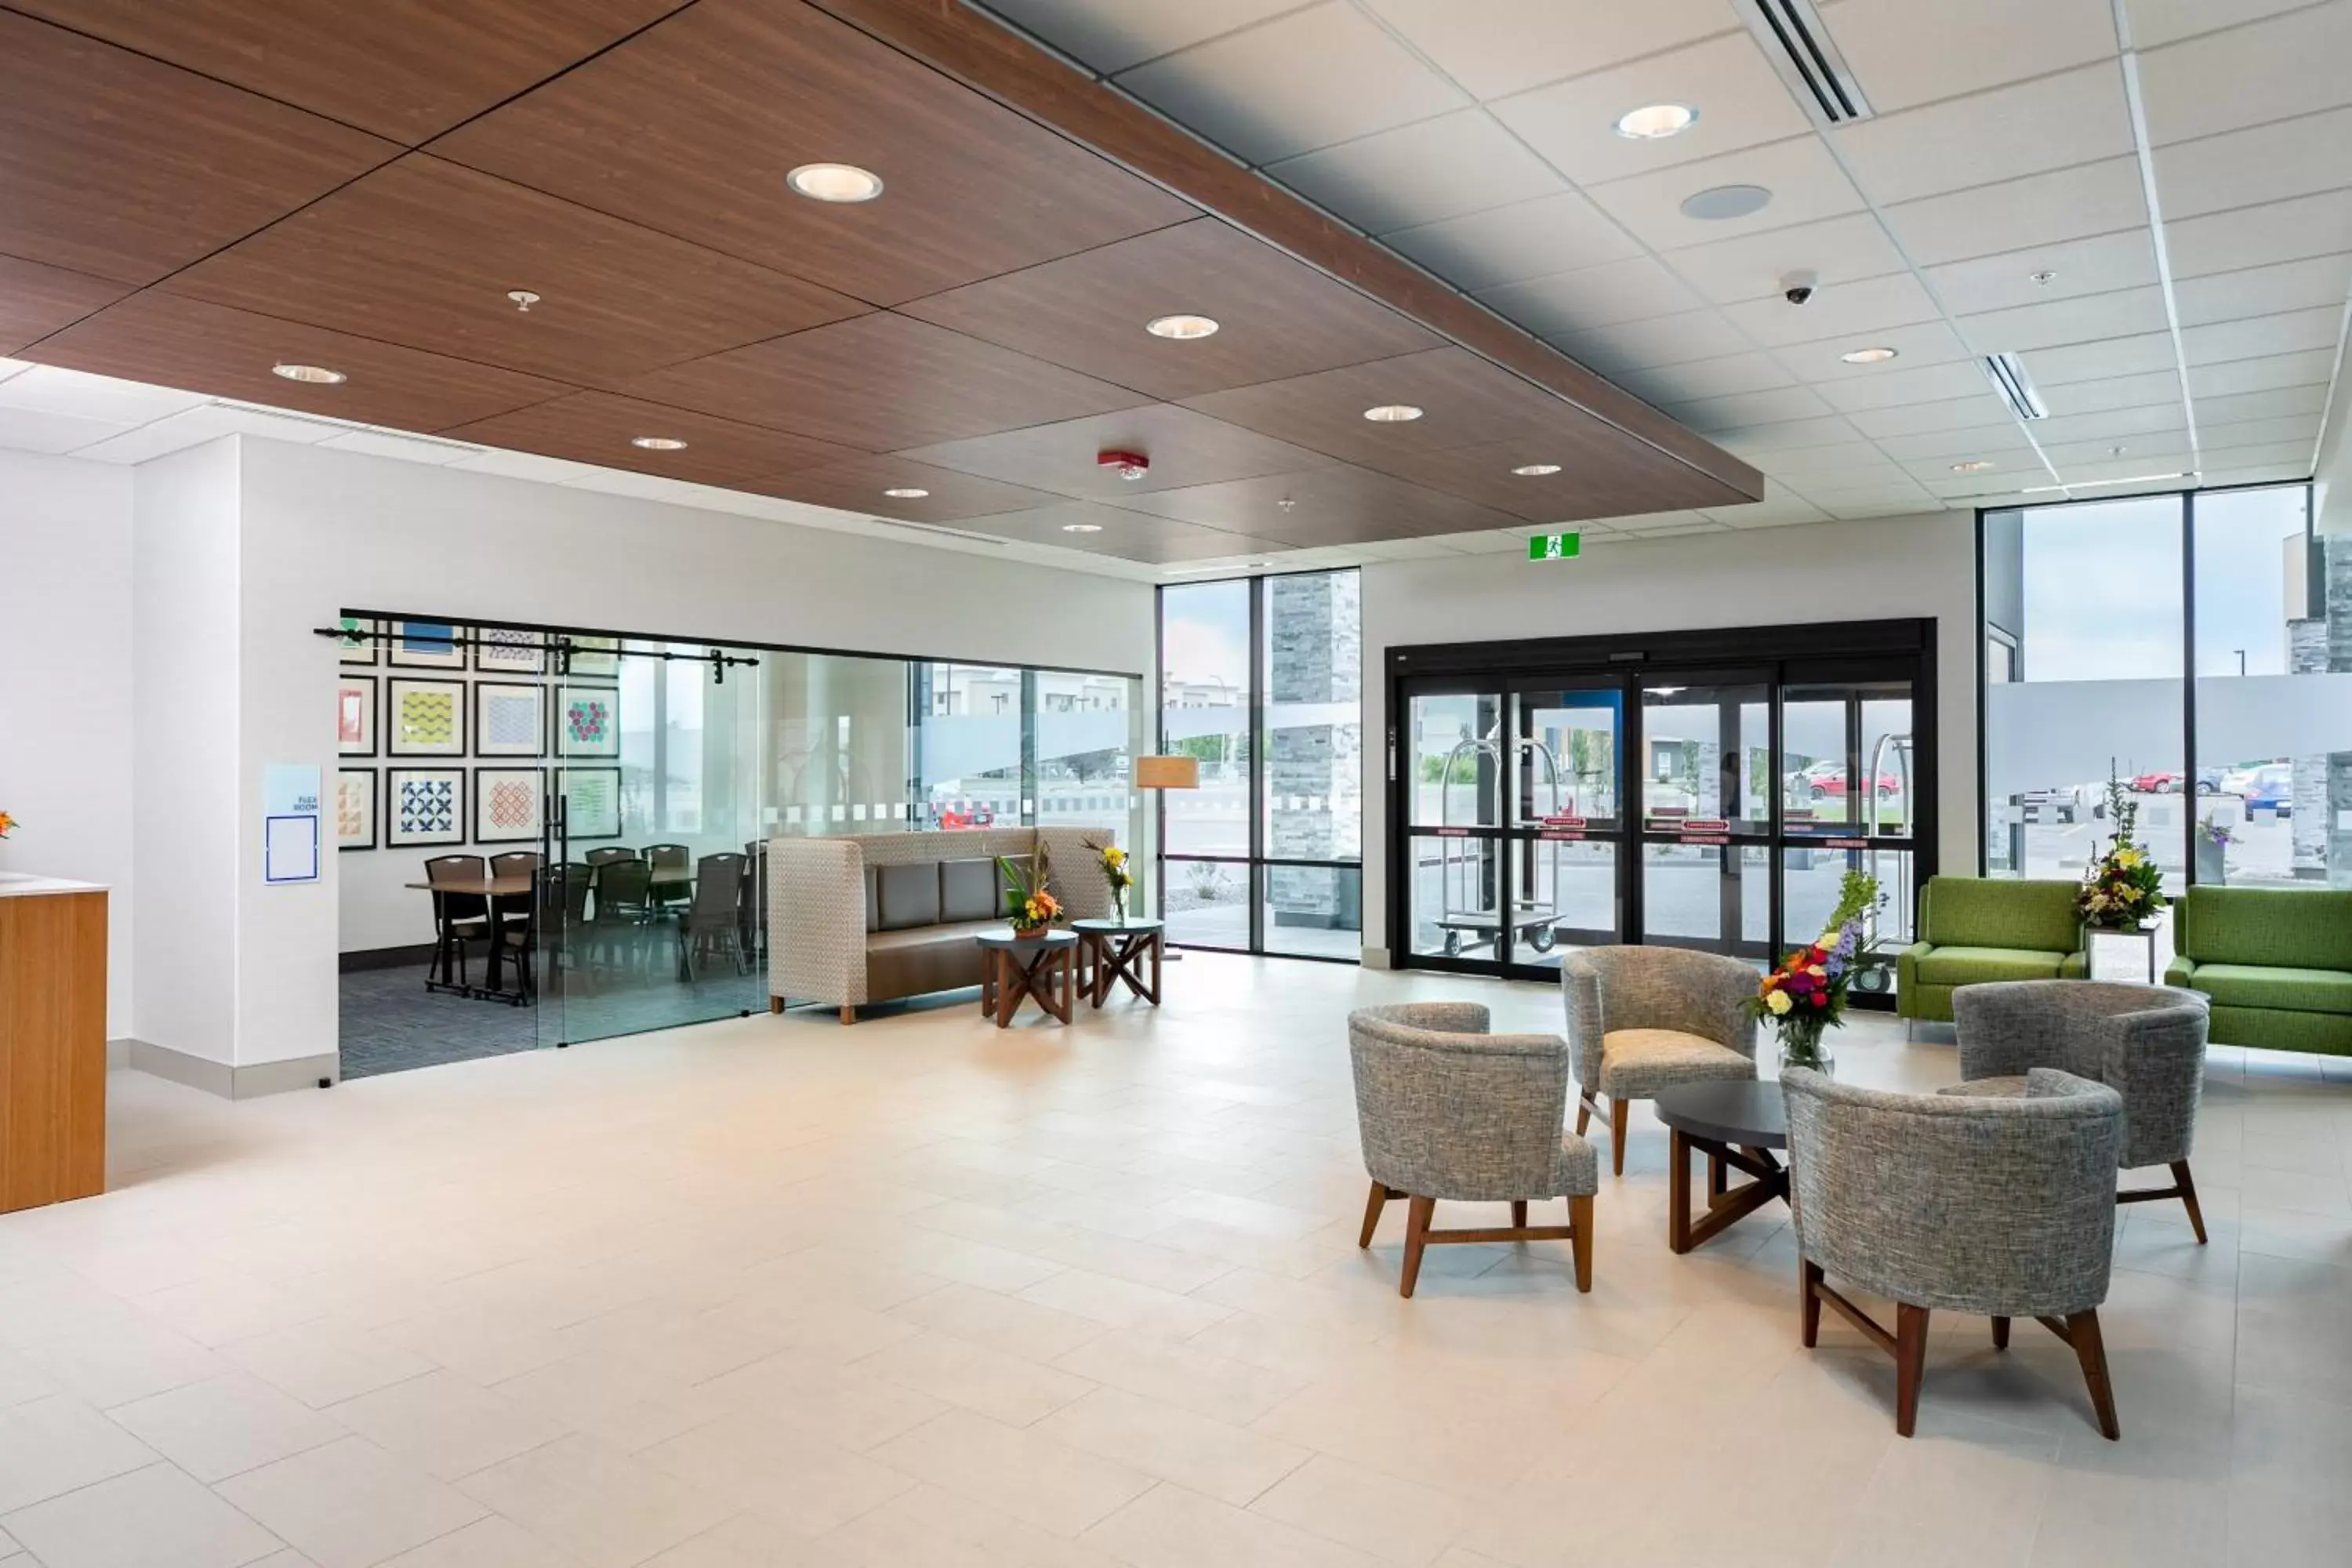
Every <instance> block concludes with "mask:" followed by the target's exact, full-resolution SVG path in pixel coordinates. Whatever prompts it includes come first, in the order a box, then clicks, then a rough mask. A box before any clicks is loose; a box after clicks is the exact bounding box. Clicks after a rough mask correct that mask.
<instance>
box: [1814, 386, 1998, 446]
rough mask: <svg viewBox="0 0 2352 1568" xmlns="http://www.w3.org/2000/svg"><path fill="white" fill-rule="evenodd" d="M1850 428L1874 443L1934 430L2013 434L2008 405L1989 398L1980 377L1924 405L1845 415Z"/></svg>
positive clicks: (1910, 404) (1991, 394) (1987, 390)
mask: <svg viewBox="0 0 2352 1568" xmlns="http://www.w3.org/2000/svg"><path fill="white" fill-rule="evenodd" d="M1846 417H1847V418H1849V419H1851V420H1852V421H1853V427H1854V428H1855V429H1857V430H1859V431H1861V432H1862V433H1863V434H1864V435H1865V436H1867V437H1870V438H1871V439H1872V440H1874V441H1884V440H1885V439H1887V438H1889V437H1899V436H1917V435H1924V434H1927V433H1928V432H1931V431H1938V430H1976V429H1985V428H1989V427H1990V426H2004V427H2006V428H2008V429H2009V430H2011V431H2012V432H2014V431H2015V429H2016V427H2017V421H2016V418H2015V416H2012V415H2011V413H2010V411H2009V405H2007V404H2005V403H2003V402H2002V401H2001V400H2000V398H1998V397H1996V396H1994V395H1993V392H1992V388H1991V387H1990V386H1989V385H1987V384H1986V383H1985V380H1984V378H1983V377H1982V376H1981V375H1980V376H1979V377H1978V378H1977V381H1976V384H1975V386H1974V388H1973V389H1972V390H1970V391H1969V392H1968V393H1966V394H1964V395H1961V396H1958V397H1951V398H1946V399H1943V400H1941V401H1933V402H1927V403H1905V404H1895V405H1888V406H1886V407H1884V408H1857V409H1855V410H1854V411H1853V413H1852V414H1849V415H1848V416H1846Z"/></svg>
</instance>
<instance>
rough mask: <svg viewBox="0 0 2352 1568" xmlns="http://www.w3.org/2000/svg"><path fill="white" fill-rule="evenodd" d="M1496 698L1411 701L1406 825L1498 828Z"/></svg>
mask: <svg viewBox="0 0 2352 1568" xmlns="http://www.w3.org/2000/svg"><path fill="white" fill-rule="evenodd" d="M1502 707H1503V700H1502V697H1501V695H1500V694H1499V693H1493V692H1480V693H1463V694H1458V695H1457V694H1454V693H1447V694H1444V695H1440V696H1426V697H1415V698H1414V699H1413V700H1412V714H1411V721H1412V754H1411V767H1412V773H1410V774H1409V775H1408V776H1409V778H1410V781H1411V785H1412V787H1411V789H1410V790H1409V791H1408V792H1407V795H1406V799H1407V800H1408V801H1409V802H1410V814H1409V816H1407V818H1406V820H1407V821H1408V822H1410V823H1411V824H1412V826H1415V827H1499V826H1502V821H1503V763H1502V754H1503V748H1502V739H1501V721H1502Z"/></svg>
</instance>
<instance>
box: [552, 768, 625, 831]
mask: <svg viewBox="0 0 2352 1568" xmlns="http://www.w3.org/2000/svg"><path fill="white" fill-rule="evenodd" d="M563 816H564V823H565V827H564V834H565V837H568V838H569V839H571V840H572V842H573V843H575V844H576V843H578V842H579V841H580V840H582V839H583V838H618V837H620V836H621V770H620V769H618V768H566V769H564V770H563Z"/></svg>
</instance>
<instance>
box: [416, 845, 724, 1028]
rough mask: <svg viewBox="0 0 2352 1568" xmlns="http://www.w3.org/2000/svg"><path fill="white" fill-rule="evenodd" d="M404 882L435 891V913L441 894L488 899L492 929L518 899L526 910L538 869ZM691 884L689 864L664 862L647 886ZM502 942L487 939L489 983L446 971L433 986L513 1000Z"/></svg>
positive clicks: (487, 998)
mask: <svg viewBox="0 0 2352 1568" xmlns="http://www.w3.org/2000/svg"><path fill="white" fill-rule="evenodd" d="M404 886H406V887H410V888H414V889H417V890H418V891H419V892H425V893H430V894H432V895H434V900H435V904H436V914H437V913H438V904H439V900H441V898H442V897H443V896H444V895H446V896H451V897H456V898H461V899H462V898H477V899H484V900H488V903H489V910H490V923H491V927H492V929H493V930H494V931H495V930H496V928H497V926H498V924H499V921H500V920H501V919H502V918H503V916H504V913H505V912H508V911H511V910H514V909H515V908H516V907H517V905H518V901H520V907H521V908H522V910H524V911H525V912H528V911H529V910H530V900H531V899H532V898H534V897H536V896H537V889H538V887H539V873H538V872H536V871H509V872H508V873H506V874H505V875H503V876H498V875H492V876H483V877H461V878H458V879H456V880H453V881H444V882H409V883H405V884H404ZM693 887H694V869H693V868H692V867H689V866H663V867H657V868H655V870H654V872H653V875H652V876H651V878H650V879H648V882H647V889H646V890H647V891H648V893H657V892H660V891H662V890H664V889H681V888H682V889H688V890H689V891H690V890H691V889H693ZM502 906H503V908H502ZM439 923H440V922H439V921H437V920H436V921H435V924H436V926H437V925H438V924H439ZM505 946H506V944H505V943H503V942H495V941H494V942H491V943H490V958H489V974H488V981H489V984H488V985H486V986H482V987H479V988H477V987H473V986H453V985H450V984H447V977H446V975H445V976H444V977H443V980H442V982H441V983H440V984H439V985H438V986H436V989H446V990H455V991H459V992H462V994H466V995H468V996H476V997H479V998H481V999H482V1000H484V1001H489V1002H512V1001H514V1000H515V994H514V993H513V992H510V991H508V990H507V989H506V988H505V987H504V986H503V985H501V984H499V981H500V976H501V973H502V969H503V965H502V963H501V962H500V960H501V958H502V956H503V954H504V952H505ZM436 962H437V961H436Z"/></svg>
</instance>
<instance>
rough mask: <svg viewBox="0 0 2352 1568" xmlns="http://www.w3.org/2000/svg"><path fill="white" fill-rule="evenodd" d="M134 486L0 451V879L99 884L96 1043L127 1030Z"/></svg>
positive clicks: (118, 475)
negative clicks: (101, 992)
mask: <svg viewBox="0 0 2352 1568" xmlns="http://www.w3.org/2000/svg"><path fill="white" fill-rule="evenodd" d="M0 811H5V812H7V813H9V814H10V815H11V816H15V817H16V818H17V819H18V820H19V821H20V822H21V823H22V824H23V826H20V827H19V828H18V829H17V830H16V834H15V836H14V837H11V838H9V839H8V841H7V842H6V843H5V844H0V869H6V870H11V871H24V872H32V873H37V874H39V875H44V876H51V877H69V878H73V879H77V880H79V881H85V882H102V883H104V884H106V886H107V887H108V888H109V889H111V891H110V897H109V899H108V904H107V911H108V931H107V937H108V943H107V946H108V952H107V1008H106V1015H107V1033H108V1034H109V1035H110V1036H112V1037H123V1036H126V1035H128V1034H130V1032H131V972H132V971H131V963H132V959H131V899H132V892H131V831H130V823H131V473H130V470H129V469H127V468H117V467H114V466H111V465H109V464H104V463H90V462H83V461H79V460H77V459H75V458H51V457H44V456H41V455H39V454H37V453H31V452H11V451H0Z"/></svg>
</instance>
